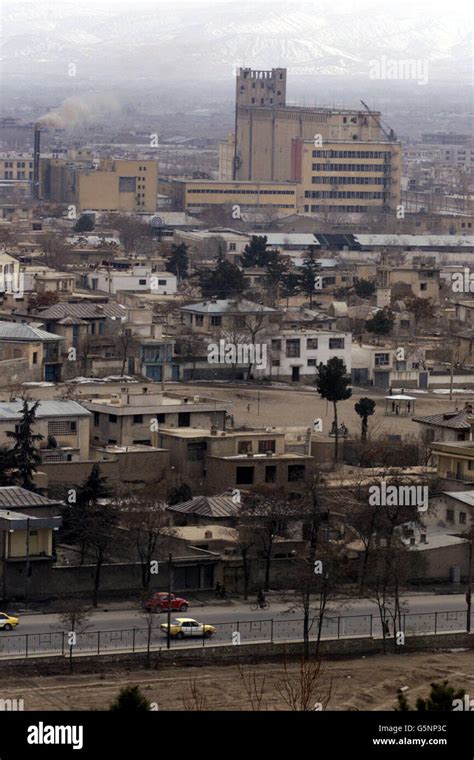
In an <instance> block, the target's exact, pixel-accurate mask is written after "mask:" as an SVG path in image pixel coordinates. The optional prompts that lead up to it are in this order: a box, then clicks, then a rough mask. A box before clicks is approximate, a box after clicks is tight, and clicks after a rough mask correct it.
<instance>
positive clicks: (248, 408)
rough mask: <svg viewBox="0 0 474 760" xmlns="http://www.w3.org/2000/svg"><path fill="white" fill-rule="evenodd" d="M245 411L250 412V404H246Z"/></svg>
mask: <svg viewBox="0 0 474 760" xmlns="http://www.w3.org/2000/svg"><path fill="white" fill-rule="evenodd" d="M247 412H248V414H250V404H247Z"/></svg>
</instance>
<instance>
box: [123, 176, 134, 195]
mask: <svg viewBox="0 0 474 760" xmlns="http://www.w3.org/2000/svg"><path fill="white" fill-rule="evenodd" d="M136 183H137V178H136V177H119V193H134V192H135V191H136Z"/></svg>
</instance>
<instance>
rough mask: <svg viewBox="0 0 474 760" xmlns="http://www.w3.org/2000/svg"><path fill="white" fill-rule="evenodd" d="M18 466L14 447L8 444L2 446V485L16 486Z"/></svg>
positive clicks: (0, 451)
mask: <svg viewBox="0 0 474 760" xmlns="http://www.w3.org/2000/svg"><path fill="white" fill-rule="evenodd" d="M15 468H16V460H15V455H14V454H13V449H11V448H9V447H8V446H0V486H14V485H15V476H14V470H15Z"/></svg>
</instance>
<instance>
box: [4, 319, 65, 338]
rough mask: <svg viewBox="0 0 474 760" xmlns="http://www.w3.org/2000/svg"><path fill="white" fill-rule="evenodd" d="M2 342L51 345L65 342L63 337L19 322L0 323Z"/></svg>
mask: <svg viewBox="0 0 474 760" xmlns="http://www.w3.org/2000/svg"><path fill="white" fill-rule="evenodd" d="M0 340H19V341H25V342H29V341H34V340H35V341H38V340H39V341H41V342H43V343H51V342H53V341H57V340H64V338H62V337H61V335H55V334H54V333H50V332H46V331H45V330H39V329H38V328H37V327H31V326H30V325H21V324H18V323H17V322H0Z"/></svg>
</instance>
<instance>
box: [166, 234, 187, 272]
mask: <svg viewBox="0 0 474 760" xmlns="http://www.w3.org/2000/svg"><path fill="white" fill-rule="evenodd" d="M188 268H189V256H188V246H187V245H186V244H185V243H180V244H179V245H172V246H171V256H170V258H169V259H168V262H167V264H166V271H167V272H172V273H173V274H175V275H176V277H177V278H178V280H184V279H186V277H187V276H188Z"/></svg>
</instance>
